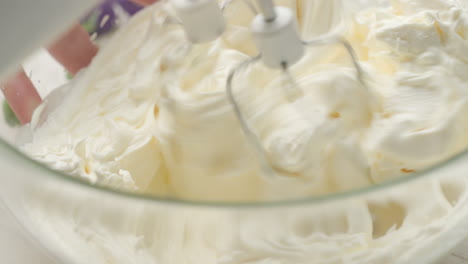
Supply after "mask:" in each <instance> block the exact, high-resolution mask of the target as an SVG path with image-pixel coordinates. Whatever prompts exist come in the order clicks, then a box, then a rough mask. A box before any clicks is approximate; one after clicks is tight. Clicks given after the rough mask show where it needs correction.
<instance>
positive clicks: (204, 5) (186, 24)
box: [172, 0, 367, 175]
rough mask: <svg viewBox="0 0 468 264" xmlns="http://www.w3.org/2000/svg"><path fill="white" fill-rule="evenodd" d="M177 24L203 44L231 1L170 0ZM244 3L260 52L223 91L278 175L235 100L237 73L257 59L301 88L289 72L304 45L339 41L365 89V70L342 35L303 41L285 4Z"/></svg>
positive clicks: (268, 0)
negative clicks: (249, 13)
mask: <svg viewBox="0 0 468 264" xmlns="http://www.w3.org/2000/svg"><path fill="white" fill-rule="evenodd" d="M172 1H173V6H174V7H175V9H176V11H177V13H178V16H179V19H180V24H181V25H182V26H183V28H184V30H185V32H186V34H187V37H188V39H189V40H190V41H191V43H193V44H196V43H203V42H208V41H212V40H214V39H216V38H217V37H219V36H220V35H221V34H222V33H223V32H224V29H225V20H224V17H223V10H224V9H225V7H226V6H227V5H229V3H230V2H232V1H233V0H226V1H225V2H224V3H223V4H222V5H221V7H220V6H218V4H217V1H215V0H172ZM244 3H245V4H247V5H248V6H249V8H250V9H251V10H252V11H253V12H254V13H255V14H256V16H255V17H254V19H253V21H252V23H251V32H252V34H253V37H254V41H255V44H256V46H257V48H258V50H259V54H258V55H256V56H254V57H251V58H250V59H248V60H246V61H244V62H242V63H240V64H239V65H237V66H236V67H234V68H233V69H232V70H231V72H230V73H229V75H228V78H227V81H226V93H227V96H228V100H229V102H230V103H231V105H232V107H233V109H234V113H235V115H236V117H237V119H238V121H239V124H240V125H241V128H242V130H243V132H244V134H245V136H246V138H247V139H248V141H249V142H250V143H251V145H252V146H253V147H254V148H255V149H256V151H257V152H258V154H259V157H260V161H261V163H262V166H263V169H264V170H265V171H266V172H267V173H268V174H270V175H278V174H281V175H282V173H280V172H278V171H276V170H275V169H274V168H273V166H271V164H270V163H269V161H268V158H267V155H266V151H265V149H264V148H263V146H262V144H261V141H260V139H259V137H258V135H257V134H256V133H255V132H254V130H253V129H251V127H250V125H249V123H248V121H247V120H246V118H244V114H243V112H242V109H241V107H240V105H239V103H238V102H237V100H236V98H235V96H234V93H233V88H232V82H233V79H234V77H235V75H236V73H237V72H238V71H239V70H241V69H243V68H245V67H247V66H249V65H252V64H253V63H256V62H258V61H262V63H263V64H264V66H266V67H268V68H272V69H280V70H282V72H283V73H284V74H285V76H286V77H287V79H288V80H289V82H290V83H291V84H292V86H293V87H295V88H296V89H300V88H299V87H298V86H297V84H296V82H295V80H294V77H293V76H292V75H291V74H290V72H289V71H288V69H289V67H291V66H292V65H294V64H295V63H296V62H298V61H299V60H300V59H301V58H302V57H303V56H304V53H305V49H306V48H307V47H313V46H315V47H317V46H325V45H333V44H339V45H342V46H343V47H344V49H345V50H346V52H347V53H348V55H349V57H350V59H351V61H352V64H353V66H354V68H355V70H356V78H357V79H358V81H359V83H360V84H361V85H362V86H363V88H364V89H367V85H366V82H365V80H364V71H363V69H362V67H361V66H360V65H359V63H358V60H357V56H356V53H355V51H354V49H353V47H352V46H351V44H350V43H349V42H348V41H347V40H346V39H345V38H343V37H341V36H331V37H330V36H326V37H319V38H315V39H312V40H303V39H301V37H300V36H299V34H298V31H297V21H296V18H295V15H294V13H293V11H292V10H291V9H289V8H287V7H280V6H275V5H274V3H273V1H272V0H257V5H258V7H259V9H260V13H257V10H256V8H255V6H254V5H253V4H252V3H251V2H249V1H244Z"/></svg>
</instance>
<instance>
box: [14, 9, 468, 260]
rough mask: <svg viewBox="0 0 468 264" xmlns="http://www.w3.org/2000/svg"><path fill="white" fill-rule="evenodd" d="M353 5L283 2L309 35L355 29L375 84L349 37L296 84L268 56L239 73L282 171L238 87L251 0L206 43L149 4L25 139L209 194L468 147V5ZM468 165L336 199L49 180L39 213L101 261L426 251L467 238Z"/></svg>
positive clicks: (358, 175)
mask: <svg viewBox="0 0 468 264" xmlns="http://www.w3.org/2000/svg"><path fill="white" fill-rule="evenodd" d="M343 2H345V1H339V0H336V1H335V0H333V1H331V0H323V1H309V0H302V1H299V0H297V1H294V0H283V1H277V4H281V5H285V6H289V7H291V8H292V9H293V10H296V12H297V17H298V22H299V26H300V32H301V35H302V37H303V38H304V39H312V38H314V37H317V36H321V35H323V34H330V35H334V34H340V35H343V36H344V37H346V38H347V39H348V40H349V41H350V42H351V43H352V45H353V47H354V49H355V50H356V53H357V55H358V57H359V63H360V64H361V65H362V67H363V68H364V69H365V72H366V84H367V85H366V86H363V85H361V83H359V81H358V80H357V78H356V72H355V69H354V68H353V67H352V63H351V61H350V59H349V56H348V55H347V53H346V52H345V50H344V49H343V47H340V46H338V45H336V46H335V45H330V46H325V47H317V48H309V49H308V52H307V54H306V55H305V57H304V58H303V59H302V60H301V61H300V62H298V63H297V64H296V65H294V66H293V67H292V68H291V69H290V72H291V74H292V75H293V76H294V79H295V81H296V83H297V86H294V85H291V82H290V81H288V78H287V76H285V75H283V74H281V72H279V71H273V70H271V69H267V68H266V67H264V66H263V65H261V64H254V65H251V66H249V67H247V68H245V69H244V70H242V71H240V72H239V73H238V74H236V77H235V79H234V82H233V83H234V91H235V95H236V98H237V99H238V101H239V104H240V106H241V108H242V110H243V114H244V116H245V118H246V120H247V121H248V122H249V124H250V125H251V126H252V128H253V129H254V131H255V132H256V134H257V135H258V136H259V138H260V141H261V144H262V146H263V148H264V149H265V150H266V154H267V155H266V156H267V159H268V161H269V163H270V164H271V165H272V167H273V168H274V169H275V170H277V171H279V172H281V174H283V175H286V176H285V177H270V175H268V174H265V172H264V170H262V168H261V164H260V162H259V159H258V155H257V153H256V151H255V149H254V148H253V147H252V145H251V144H250V143H249V142H248V140H247V139H246V137H245V136H244V135H243V133H242V130H241V129H240V127H239V123H238V120H236V117H235V116H234V114H233V109H232V106H231V105H230V104H229V103H228V100H227V98H226V92H225V88H226V78H227V75H228V73H229V71H230V70H231V69H232V68H233V67H235V66H236V65H238V64H239V63H241V62H243V61H245V60H246V59H248V58H249V57H250V56H253V55H255V54H256V49H255V45H254V43H253V41H252V39H251V35H250V32H249V29H248V25H249V23H250V21H251V19H252V17H253V15H252V13H251V12H250V9H249V8H248V7H247V6H245V5H244V3H243V1H234V2H233V3H232V4H231V5H230V6H229V7H228V8H227V9H226V11H225V12H226V17H227V20H228V23H227V24H228V25H229V27H228V28H227V31H226V32H225V33H224V34H223V36H222V37H221V38H219V39H217V40H216V41H213V42H212V43H208V44H204V45H194V46H190V45H189V43H188V42H187V41H186V37H185V35H184V32H183V30H182V29H181V28H180V26H178V25H163V23H164V21H165V18H166V16H167V14H168V13H169V14H171V13H172V10H171V7H170V5H169V4H167V3H159V4H156V5H154V6H152V7H149V8H147V9H146V10H144V11H143V12H142V13H140V14H139V15H137V16H136V17H135V18H133V19H132V20H131V21H130V22H129V23H128V24H127V25H126V26H125V27H123V28H122V29H121V30H120V31H119V32H117V34H116V36H115V38H114V39H113V41H111V42H110V43H109V44H108V45H107V46H106V47H105V48H103V49H102V51H101V52H100V53H99V54H98V55H97V57H96V58H95V59H94V61H93V63H92V64H91V66H90V67H89V68H88V69H87V70H85V71H83V72H81V73H80V74H79V76H77V77H76V78H75V80H74V81H73V82H72V83H71V84H69V85H68V86H67V88H66V89H68V92H67V94H66V96H65V97H64V98H63V102H61V104H60V105H58V106H53V107H52V106H48V105H47V103H46V105H45V106H44V108H43V109H44V111H46V112H48V118H47V119H46V120H45V121H43V115H41V113H40V111H38V112H37V113H36V115H35V122H36V123H35V124H34V126H35V130H34V134H33V139H32V141H31V142H29V143H26V144H23V145H22V149H23V150H24V151H25V152H27V153H28V154H29V155H31V156H32V157H33V158H35V159H37V160H39V161H42V162H44V163H46V164H48V165H50V166H51V167H53V168H55V169H58V170H62V171H64V172H67V173H71V174H74V175H78V176H80V177H84V178H86V179H89V180H90V181H92V182H95V183H101V184H107V185H112V186H113V187H116V188H123V189H126V190H132V191H145V192H149V193H151V194H154V195H167V196H171V197H177V198H184V199H194V200H211V201H232V200H235V201H238V200H243V201H253V200H261V201H263V200H281V199H287V198H296V197H307V196H313V195H320V194H325V193H332V192H338V191H343V190H349V189H353V188H357V187H362V186H367V185H371V184H374V183H378V182H382V181H384V180H386V179H389V178H394V177H399V176H401V175H407V174H410V173H412V172H417V171H420V170H423V169H426V168H428V167H430V166H432V165H435V164H437V163H439V162H442V161H444V160H445V159H447V158H449V157H451V156H453V155H455V154H457V153H458V152H460V151H462V150H463V149H465V148H466V147H467V145H468V138H467V136H466V135H465V133H464V131H467V129H468V120H467V118H468V107H467V106H468V105H467V98H468V88H467V87H468V86H467V84H468V74H466V72H468V43H467V42H466V41H465V36H468V35H467V33H468V32H467V30H468V24H467V23H468V12H467V11H466V9H464V8H465V7H464V6H462V5H461V3H460V1H448V0H447V1H442V0H430V1H428V0H414V1H408V0H394V1H391V2H392V4H391V5H390V6H388V5H382V6H380V5H373V6H376V7H374V8H372V7H369V8H368V9H366V10H356V9H355V8H353V6H352V4H351V3H348V1H346V3H343ZM372 2H373V3H374V1H372ZM375 2H376V1H375ZM374 4H375V3H374ZM348 5H350V6H348ZM62 92H63V91H61V92H60V91H59V95H60V94H62ZM53 98H55V99H54V100H50V101H53V102H56V101H57V97H53ZM463 168H464V166H463V164H459V166H458V167H456V168H454V169H452V170H451V171H450V173H449V174H450V175H448V176H447V177H445V178H443V179H436V178H428V179H427V180H424V181H420V182H418V181H416V182H412V183H409V184H408V185H405V186H399V188H397V189H392V190H389V193H386V195H385V197H384V195H383V194H379V195H375V197H372V196H371V197H370V198H366V199H364V198H361V197H357V198H354V199H349V200H345V201H338V202H337V203H334V204H327V205H328V206H329V207H326V208H323V210H320V208H319V207H318V205H312V206H311V207H307V206H304V207H301V206H299V207H297V208H296V207H294V208H280V209H278V208H275V209H272V210H271V211H268V210H266V211H261V210H259V211H248V210H247V211H237V210H232V211H230V210H215V209H213V210H211V209H206V210H205V209H204V208H190V209H187V208H179V207H174V208H170V210H165V209H163V208H159V207H157V206H156V205H146V204H143V203H140V204H138V206H137V205H134V204H131V205H130V204H127V202H128V203H129V201H122V204H123V205H121V207H118V208H117V207H114V205H115V204H113V202H112V201H109V199H111V198H110V197H107V198H105V197H103V199H102V201H100V203H98V204H97V203H95V201H94V200H93V199H92V198H93V197H87V196H83V195H80V194H79V193H77V194H75V193H69V192H65V191H63V190H61V189H60V188H57V189H54V187H53V186H47V188H50V189H48V192H45V191H43V190H42V189H41V190H40V191H38V192H37V193H35V194H34V195H35V196H33V198H32V199H31V203H30V204H31V210H29V211H28V212H29V213H30V214H31V219H33V220H34V221H36V222H37V226H38V228H37V230H39V231H40V232H44V234H47V235H48V236H49V237H52V238H51V239H52V240H56V242H57V243H56V244H57V245H60V247H61V250H63V252H67V253H68V254H70V255H71V256H73V257H74V258H75V259H80V260H82V261H84V262H90V263H91V262H95V263H101V262H102V263H104V262H110V263H187V262H192V263H225V264H227V263H236V264H237V263H258V264H260V263H311V261H312V260H313V261H314V263H323V264H328V263H330V264H331V263H346V264H350V263H356V264H357V263H359V264H363V263H369V264H377V263H379V264H380V263H401V264H406V263H427V262H428V260H431V261H432V260H433V258H434V256H436V255H437V254H438V253H437V252H439V251H441V250H442V251H443V250H446V249H441V248H443V247H444V246H446V247H450V246H449V245H448V244H450V243H449V242H452V241H457V240H459V239H460V238H461V237H463V236H464V235H465V234H466V231H463V230H466V228H463V224H464V223H466V219H467V218H468V216H467V215H466V213H463V212H467V210H466V207H467V206H468V191H467V190H468V189H467V186H468V180H467V179H466V177H462V176H461V175H463V171H464V170H463ZM58 197H59V198H58ZM112 198H113V197H112ZM114 203H115V201H114ZM77 208H79V209H77ZM122 208H125V210H126V211H125V212H121V211H120V210H121V209H122ZM130 212H131V213H130ZM119 214H122V215H120V217H115V216H116V215H119ZM90 216H92V217H94V218H95V219H97V220H96V221H88V220H87V219H88V218H89V217H90ZM81 217H82V219H81ZM94 218H93V219H94ZM119 221H120V222H119ZM148 223H150V224H148ZM181 227H183V228H181ZM39 231H38V232H39ZM50 234H54V235H53V236H51V235H50ZM64 241H65V242H66V243H65V242H64ZM438 241H439V242H438ZM440 241H447V242H444V243H442V244H443V245H441V243H440ZM446 244H447V245H446ZM59 252H61V251H59ZM181 252H182V253H183V254H182V253H181ZM433 254H435V255H433Z"/></svg>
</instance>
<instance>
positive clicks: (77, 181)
mask: <svg viewBox="0 0 468 264" xmlns="http://www.w3.org/2000/svg"><path fill="white" fill-rule="evenodd" d="M3 155H10V156H12V157H13V159H14V160H17V161H18V163H19V164H20V163H23V164H24V163H27V164H28V165H31V168H32V169H35V170H36V172H37V174H40V175H34V177H38V176H40V177H48V178H51V179H52V180H58V181H62V182H65V183H68V184H72V185H76V186H78V187H81V188H88V189H91V190H93V191H97V192H101V193H103V194H108V195H116V196H120V197H121V198H126V199H132V200H140V201H146V202H153V203H159V204H161V203H162V204H168V205H180V206H202V207H220V208H227V209H229V208H231V209H236V208H268V207H284V206H298V205H318V204H325V203H328V202H332V201H337V200H345V199H348V198H355V197H358V196H362V195H365V194H370V193H375V192H378V191H384V190H388V189H390V188H393V187H397V186H400V185H403V184H406V183H409V182H412V181H415V180H418V179H421V178H429V177H432V176H435V175H434V172H437V171H439V170H443V169H446V168H448V167H450V166H451V165H452V164H455V163H456V162H458V161H460V160H462V159H464V158H468V149H466V150H464V151H463V152H461V153H459V154H457V155H455V156H453V157H451V158H449V159H447V160H445V161H443V162H440V163H438V164H436V165H434V166H432V167H430V168H428V169H426V170H422V171H418V172H415V173H412V174H410V175H405V176H401V177H396V178H394V179H390V180H387V181H384V182H381V183H378V184H375V185H371V186H366V187H361V188H356V189H352V190H349V191H343V192H338V193H331V194H326V195H321V196H310V197H305V198H299V199H288V200H274V201H253V202H244V201H242V202H226V201H222V202H221V201H220V202H216V201H199V200H186V199H176V198H168V197H162V196H156V195H149V194H140V193H134V192H126V191H120V190H116V189H111V188H107V187H105V186H100V185H97V184H92V183H90V182H89V181H86V180H85V179H82V178H79V177H76V176H71V175H68V174H65V173H62V172H60V171H56V170H53V169H51V168H49V167H47V166H46V165H44V164H42V163H40V162H38V161H35V160H33V159H31V158H29V157H28V156H26V155H25V154H24V153H22V152H21V151H19V150H18V149H17V148H16V147H14V146H12V145H11V144H10V143H8V142H6V141H5V140H4V139H2V138H0V156H3Z"/></svg>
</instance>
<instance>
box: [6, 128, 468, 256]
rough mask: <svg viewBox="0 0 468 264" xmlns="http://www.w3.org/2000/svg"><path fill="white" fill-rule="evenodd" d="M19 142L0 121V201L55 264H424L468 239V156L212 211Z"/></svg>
mask: <svg viewBox="0 0 468 264" xmlns="http://www.w3.org/2000/svg"><path fill="white" fill-rule="evenodd" d="M20 133H21V129H20V128H14V127H13V128H12V127H10V126H8V124H7V123H6V122H5V120H3V119H2V120H1V123H0V137H1V140H0V164H1V168H2V173H1V174H0V177H1V184H0V195H1V201H2V202H3V203H4V205H5V207H6V208H7V209H8V210H9V211H10V212H11V214H12V215H13V216H14V217H15V218H16V219H17V221H18V222H19V223H20V224H21V225H22V226H23V227H24V229H25V230H26V231H27V232H28V233H29V234H31V237H33V238H34V239H36V240H37V241H39V243H40V244H41V245H43V246H44V247H45V249H46V250H48V251H49V252H50V253H51V255H53V256H55V257H56V258H57V259H58V261H59V263H109V264H110V263H112V264H120V263H122V264H128V263H138V264H140V263H141V264H146V263H164V264H172V263H177V264H179V263H196V264H199V263H204V264H209V263H226V264H227V263H376V264H380V263H382V264H383V263H393V264H404V263H405V264H406V263H418V264H427V263H434V262H436V261H438V260H439V259H440V258H441V257H443V256H445V255H446V254H448V253H449V252H450V250H451V249H453V248H454V247H455V246H456V245H457V244H458V243H459V242H460V241H461V240H462V239H464V238H465V237H466V236H467V235H468V178H467V177H466V176H467V173H466V171H467V168H468V165H467V164H468V151H467V152H464V153H461V154H459V155H458V156H456V157H453V158H452V159H450V160H447V161H445V162H443V163H441V164H438V165H436V166H434V167H432V168H430V169H428V170H426V171H421V172H417V173H414V174H411V175H409V176H406V177H402V178H397V179H394V180H390V181H387V182H384V183H381V184H378V185H374V186H371V187H365V188H360V189H355V190H351V191H347V192H343V193H337V194H331V195H325V196H320V197H310V198H304V199H298V200H288V201H275V202H254V203H229V202H218V203H217V202H195V201H187V200H176V199H168V198H162V197H155V196H149V195H143V194H133V193H126V192H123V191H116V190H112V189H108V188H105V187H100V186H96V185H92V184H89V183H88V182H85V181H82V180H80V179H79V178H76V177H71V176H69V175H65V174H62V173H60V172H57V171H53V170H51V169H49V168H47V167H45V166H44V165H42V164H39V163H37V162H35V161H33V160H31V159H29V158H28V157H26V156H25V155H23V154H22V153H21V152H19V151H18V150H17V149H16V148H15V147H14V146H13V143H14V141H15V138H16V137H17V136H18V135H19V134H20ZM402 196H404V197H405V198H406V199H408V197H409V198H411V199H410V200H411V201H414V202H410V203H407V204H404V203H401V202H400V201H401V197H402ZM418 210H424V212H425V214H424V215H420V214H414V213H413V212H415V211H416V212H417V211H418ZM337 227H338V228H337ZM347 233H353V234H355V236H353V237H352V239H349V237H346V236H341V237H340V234H347ZM311 241H312V242H311ZM318 241H319V242H318ZM319 260H320V261H319Z"/></svg>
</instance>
